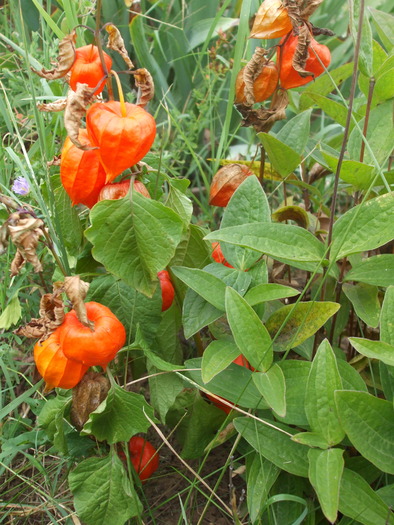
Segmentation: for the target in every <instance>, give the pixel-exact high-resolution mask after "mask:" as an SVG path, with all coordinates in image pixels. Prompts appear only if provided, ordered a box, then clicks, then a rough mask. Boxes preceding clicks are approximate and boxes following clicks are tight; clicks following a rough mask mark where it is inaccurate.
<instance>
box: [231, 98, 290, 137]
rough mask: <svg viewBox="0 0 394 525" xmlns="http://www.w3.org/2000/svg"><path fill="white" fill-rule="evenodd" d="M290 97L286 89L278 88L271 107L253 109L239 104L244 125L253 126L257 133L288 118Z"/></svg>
mask: <svg viewBox="0 0 394 525" xmlns="http://www.w3.org/2000/svg"><path fill="white" fill-rule="evenodd" d="M288 103H289V98H288V95H287V92H286V90H285V89H281V88H278V89H277V90H276V91H275V93H274V95H273V97H272V100H271V104H270V107H269V108H268V109H266V108H260V109H252V108H250V107H247V106H243V105H237V109H238V111H239V112H240V113H241V115H242V117H243V120H242V124H241V125H242V126H246V127H247V126H253V127H254V129H255V130H256V132H257V133H259V132H268V131H269V130H270V129H271V128H272V126H273V125H274V124H275V122H277V121H278V120H283V119H285V118H286V108H287V106H288Z"/></svg>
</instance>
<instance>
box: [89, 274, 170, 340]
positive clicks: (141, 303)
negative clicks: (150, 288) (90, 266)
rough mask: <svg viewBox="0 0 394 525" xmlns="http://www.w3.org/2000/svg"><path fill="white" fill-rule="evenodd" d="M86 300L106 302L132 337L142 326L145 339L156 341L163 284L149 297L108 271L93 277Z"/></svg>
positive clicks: (129, 337)
mask: <svg viewBox="0 0 394 525" xmlns="http://www.w3.org/2000/svg"><path fill="white" fill-rule="evenodd" d="M87 300H88V301H96V302H99V303H101V304H104V305H105V306H107V307H108V308H109V309H110V310H111V311H112V312H113V313H114V314H115V315H116V317H118V319H119V320H120V321H121V322H122V323H123V325H124V327H125V328H126V330H127V334H128V340H129V341H131V342H132V341H134V339H135V337H136V334H137V327H138V326H139V328H140V330H141V334H142V336H143V338H144V339H145V341H147V342H148V343H153V341H154V338H155V335H156V333H157V331H158V329H159V325H160V322H161V302H162V298H161V289H160V286H158V287H157V289H156V291H155V293H154V295H153V297H146V295H144V294H142V293H140V292H137V290H136V289H135V288H132V287H131V286H127V285H126V284H125V283H124V282H123V281H121V280H120V279H116V277H114V276H112V275H105V276H100V277H96V278H95V279H93V281H92V283H91V284H90V287H89V292H88V296H87Z"/></svg>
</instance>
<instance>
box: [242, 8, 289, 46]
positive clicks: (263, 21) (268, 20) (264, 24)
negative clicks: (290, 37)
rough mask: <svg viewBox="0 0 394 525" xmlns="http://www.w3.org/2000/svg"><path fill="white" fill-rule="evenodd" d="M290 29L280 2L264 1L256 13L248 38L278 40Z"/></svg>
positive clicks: (286, 14) (285, 11)
mask: <svg viewBox="0 0 394 525" xmlns="http://www.w3.org/2000/svg"><path fill="white" fill-rule="evenodd" d="M292 29H293V25H292V23H291V20H290V17H289V15H288V12H287V9H286V8H285V7H283V4H282V2H281V0H264V2H263V3H262V4H261V5H260V7H259V9H258V11H257V13H256V17H255V19H254V22H253V27H252V30H251V32H250V38H264V39H270V38H278V37H280V36H283V35H286V34H287V33H289V32H290V31H291V30H292Z"/></svg>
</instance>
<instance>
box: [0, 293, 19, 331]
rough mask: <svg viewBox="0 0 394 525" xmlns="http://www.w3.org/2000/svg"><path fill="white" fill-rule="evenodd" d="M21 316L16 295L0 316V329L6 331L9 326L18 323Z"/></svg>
mask: <svg viewBox="0 0 394 525" xmlns="http://www.w3.org/2000/svg"><path fill="white" fill-rule="evenodd" d="M21 315H22V309H21V304H20V302H19V299H18V294H15V295H14V296H13V297H12V299H11V300H10V302H9V303H8V304H7V306H6V307H5V308H4V310H3V311H2V313H1V315H0V328H4V329H5V330H8V329H9V328H10V326H12V325H13V324H16V323H17V322H18V321H19V319H20V318H21Z"/></svg>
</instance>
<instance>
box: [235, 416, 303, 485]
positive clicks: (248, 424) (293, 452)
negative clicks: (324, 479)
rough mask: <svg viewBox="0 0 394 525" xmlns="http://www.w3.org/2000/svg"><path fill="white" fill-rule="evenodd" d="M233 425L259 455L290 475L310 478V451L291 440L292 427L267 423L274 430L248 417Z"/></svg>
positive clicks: (239, 419)
mask: <svg viewBox="0 0 394 525" xmlns="http://www.w3.org/2000/svg"><path fill="white" fill-rule="evenodd" d="M233 423H234V426H235V428H236V429H237V431H238V432H239V433H240V434H241V436H242V437H243V438H244V439H246V441H247V442H248V443H249V444H250V445H251V446H252V447H253V448H254V449H255V450H257V452H258V453H259V454H261V455H262V456H264V457H265V458H266V459H268V460H269V461H271V462H272V463H274V464H275V465H276V466H278V467H279V468H281V469H282V470H285V471H286V472H290V474H295V475H296V476H302V477H304V478H306V477H308V449H307V447H304V446H303V445H300V444H298V443H295V442H294V441H292V440H291V435H292V434H293V430H292V429H291V428H290V427H286V425H283V424H282V423H277V422H273V421H267V422H266V423H268V424H269V425H273V427H276V428H272V427H271V426H268V425H267V424H265V423H263V422H260V421H256V420H255V419H251V418H248V417H237V418H235V419H234V421H233ZM280 429H282V430H284V431H285V432H287V433H283V432H282V431H281V430H280ZM289 434H291V435H289Z"/></svg>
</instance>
